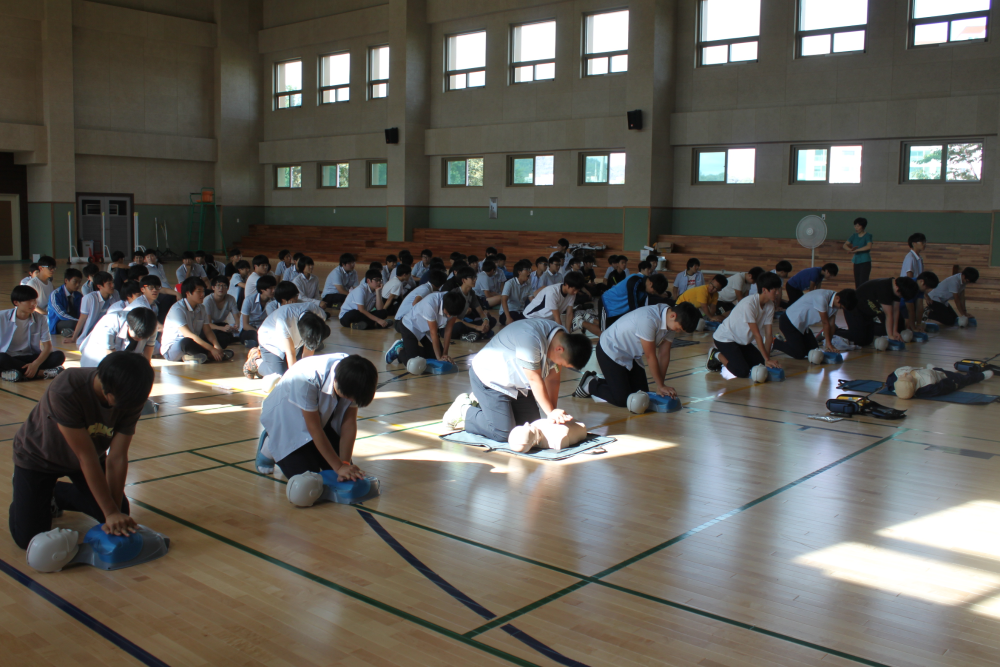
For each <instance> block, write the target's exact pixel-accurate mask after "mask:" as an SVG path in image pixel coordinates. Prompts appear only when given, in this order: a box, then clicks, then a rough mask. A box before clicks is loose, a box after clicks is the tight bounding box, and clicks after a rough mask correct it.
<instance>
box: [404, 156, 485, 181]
mask: <svg viewBox="0 0 1000 667" xmlns="http://www.w3.org/2000/svg"><path fill="white" fill-rule="evenodd" d="M469 160H482V161H483V184H482V185H469ZM452 162H464V163H465V183H461V184H459V183H449V182H448V165H449V163H452ZM386 180H387V181H388V180H389V177H388V172H387V173H386ZM485 186H486V156H485V155H454V156H451V157H443V158H441V187H442V188H482V187H485Z"/></svg>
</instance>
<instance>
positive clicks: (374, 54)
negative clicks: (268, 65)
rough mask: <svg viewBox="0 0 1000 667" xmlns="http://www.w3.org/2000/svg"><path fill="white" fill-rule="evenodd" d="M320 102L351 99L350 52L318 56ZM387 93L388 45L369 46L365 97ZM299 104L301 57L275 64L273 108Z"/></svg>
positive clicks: (333, 102) (374, 97)
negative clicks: (366, 95)
mask: <svg viewBox="0 0 1000 667" xmlns="http://www.w3.org/2000/svg"><path fill="white" fill-rule="evenodd" d="M318 91H319V103H320V104H335V103H337V102H349V101H350V99H351V54H350V53H349V52H346V51H345V52H344V53H331V54H328V55H324V56H320V59H319V86H318ZM388 95H389V47H388V46H376V47H374V48H371V49H369V50H368V98H369V99H378V98H380V97H386V96H388ZM301 106H302V61H301V60H286V61H285V62H280V63H275V65H274V108H275V109H290V108H292V107H301Z"/></svg>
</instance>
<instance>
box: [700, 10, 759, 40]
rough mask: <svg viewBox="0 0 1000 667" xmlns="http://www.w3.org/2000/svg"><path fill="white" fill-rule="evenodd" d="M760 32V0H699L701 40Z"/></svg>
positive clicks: (745, 35)
mask: <svg viewBox="0 0 1000 667" xmlns="http://www.w3.org/2000/svg"><path fill="white" fill-rule="evenodd" d="M759 34H760V0H701V41H703V42H714V41H716V40H720V39H734V38H738V37H754V36H756V35H759Z"/></svg>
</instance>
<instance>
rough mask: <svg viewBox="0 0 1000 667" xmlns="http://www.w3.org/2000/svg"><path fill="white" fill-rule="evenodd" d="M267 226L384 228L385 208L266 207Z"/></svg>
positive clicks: (265, 221)
mask: <svg viewBox="0 0 1000 667" xmlns="http://www.w3.org/2000/svg"><path fill="white" fill-rule="evenodd" d="M334 211H336V212H334ZM264 223H265V224H268V225H315V226H317V227H385V226H386V207H385V206H266V207H264Z"/></svg>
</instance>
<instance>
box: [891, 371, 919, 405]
mask: <svg viewBox="0 0 1000 667" xmlns="http://www.w3.org/2000/svg"><path fill="white" fill-rule="evenodd" d="M892 388H893V391H895V392H896V396H898V397H899V398H902V399H909V398H913V394H915V393H916V392H917V381H916V379H914V377H913V374H912V373H910V372H909V371H906V372H905V373H903V374H902V375H899V376H897V377H896V382H894V383H893V386H892Z"/></svg>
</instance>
